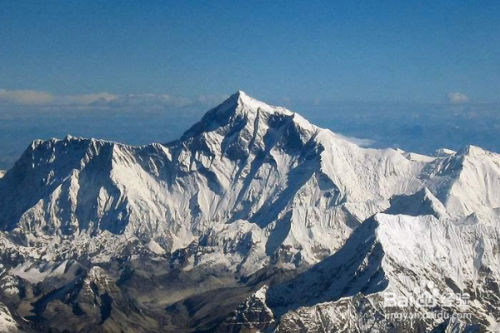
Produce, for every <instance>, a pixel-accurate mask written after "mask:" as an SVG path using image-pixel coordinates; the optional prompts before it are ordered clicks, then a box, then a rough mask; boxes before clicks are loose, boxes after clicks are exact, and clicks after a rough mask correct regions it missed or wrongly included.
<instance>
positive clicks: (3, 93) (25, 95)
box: [0, 89, 54, 105]
mask: <svg viewBox="0 0 500 333" xmlns="http://www.w3.org/2000/svg"><path fill="white" fill-rule="evenodd" d="M53 100H54V96H53V95H52V94H51V93H48V92H45V91H36V90H7V89H0V101H2V102H5V103H8V104H17V105H45V104H49V103H51V102H52V101H53Z"/></svg>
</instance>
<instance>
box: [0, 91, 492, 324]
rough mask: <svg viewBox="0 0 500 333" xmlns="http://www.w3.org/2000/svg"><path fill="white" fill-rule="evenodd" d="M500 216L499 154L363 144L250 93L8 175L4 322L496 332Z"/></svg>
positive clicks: (44, 144) (34, 147) (1, 299)
mask: <svg viewBox="0 0 500 333" xmlns="http://www.w3.org/2000/svg"><path fill="white" fill-rule="evenodd" d="M499 218H500V155H498V154H495V153H491V152H488V151H485V150H483V149H481V148H479V147H475V146H468V147H465V148H464V149H462V150H460V151H458V152H455V151H452V150H448V149H440V150H438V151H436V153H435V154H434V155H433V156H424V155H419V154H415V153H408V152H404V151H401V150H393V149H384V150H376V149H366V148H361V147H359V146H357V145H356V144H355V143H352V142H350V141H349V139H348V138H345V137H343V136H341V135H338V134H335V133H333V132H331V131H329V130H326V129H322V128H319V127H316V126H314V125H312V124H310V123H309V122H308V121H307V120H306V119H304V118H303V117H301V116H300V115H299V114H297V113H294V112H291V111H289V110H287V109H285V108H281V107H274V106H270V105H267V104H265V103H262V102H260V101H257V100H255V99H253V98H251V97H249V96H248V95H246V94H245V93H244V92H241V91H239V92H237V93H235V94H234V95H232V96H231V97H230V98H229V99H227V100H226V101H225V102H223V103H222V104H221V105H219V106H218V107H216V108H214V109H212V110H210V111H208V112H207V113H206V114H205V116H204V117H203V118H202V119H201V120H200V121H199V122H198V123H197V124H195V125H194V126H193V127H191V128H190V129H189V130H188V131H186V132H185V133H184V135H183V136H182V137H181V138H180V139H179V140H177V141H174V142H170V143H166V144H159V143H155V144H150V145H146V146H128V145H124V144H119V143H115V142H109V141H102V140H95V139H82V138H74V137H70V136H68V137H66V138H65V139H64V140H57V139H52V140H48V141H34V142H33V143H32V144H31V145H30V146H29V147H28V149H27V150H26V151H25V153H24V154H23V155H22V156H21V158H20V159H19V160H18V161H17V162H16V164H15V165H14V167H13V168H11V169H10V170H8V171H7V172H6V173H5V175H3V176H2V174H1V173H0V230H1V232H0V260H1V261H0V263H1V264H0V332H15V331H22V332H194V331H196V332H258V331H260V332H484V331H491V332H498V331H499V329H500V324H499V322H500V288H499V281H500V219H499ZM446 295H449V297H448V296H446ZM420 296H425V297H424V298H425V299H426V300H427V301H429V300H430V301H432V302H427V303H425V304H421V303H419V302H418V301H417V302H415V299H417V300H418V299H420ZM445 296H446V297H445ZM462 296H463V299H460V300H459V299H458V298H460V297H462ZM395 300H398V302H395ZM405 300H406V303H405ZM458 301H461V303H460V302H458Z"/></svg>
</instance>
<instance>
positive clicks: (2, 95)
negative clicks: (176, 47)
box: [0, 89, 227, 111]
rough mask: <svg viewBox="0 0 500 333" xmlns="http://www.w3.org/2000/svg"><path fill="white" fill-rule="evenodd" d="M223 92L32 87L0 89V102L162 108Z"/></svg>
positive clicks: (201, 102)
mask: <svg viewBox="0 0 500 333" xmlns="http://www.w3.org/2000/svg"><path fill="white" fill-rule="evenodd" d="M226 98H227V95H201V96H196V97H192V98H188V97H183V96H174V95H169V94H148V93H146V94H123V95H117V94H110V93H107V92H99V93H89V94H81V95H55V94H51V93H49V92H44V91H36V90H6V89H0V103H1V104H8V105H33V106H40V110H43V111H51V110H53V111H56V110H67V111H69V110H74V111H90V110H99V111H104V110H114V111H117V110H118V111H120V110H132V109H134V110H144V111H151V110H164V109H174V108H183V107H188V106H204V107H211V106H214V105H216V104H218V103H220V102H222V101H223V100H224V99H226Z"/></svg>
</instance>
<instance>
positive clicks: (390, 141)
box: [0, 0, 500, 168]
mask: <svg viewBox="0 0 500 333" xmlns="http://www.w3.org/2000/svg"><path fill="white" fill-rule="evenodd" d="M498 22H500V6H499V4H498V0H489V1H488V0H484V1H478V0H474V1H472V0H470V1H465V0H453V1H452V0H439V1H436V0H433V1H401V0H399V1H393V0H387V1H357V0H349V1H344V0H339V1H315V0H310V1H294V0H288V1H284V0H276V1H271V0H266V1H257V0H255V1H238V0H233V1H222V0H221V1H215V0H211V1H204V0H196V1H189V0H183V1H168V0H161V1H160V0H159V1H150V0H148V1H116V0H106V1H104V0H101V1H94V0H81V1H78V0H65V1H59V0H50V1H33V0H30V1H26V0H16V1H9V0H0V168H8V167H9V166H10V165H12V163H13V162H14V161H15V159H16V158H17V156H18V155H19V154H20V153H21V152H22V150H23V149H24V147H25V146H26V145H28V144H29V142H30V141H31V140H33V139H36V138H48V137H51V136H57V137H61V136H64V135H66V134H74V135H75V134H76V135H81V136H87V137H88V136H95V137H102V138H107V139H113V140H119V141H124V142H127V143H132V144H142V143H147V142H150V141H168V140H170V139H174V138H175V137H176V136H178V135H180V133H182V130H183V129H185V128H186V127H188V126H189V125H190V124H191V123H192V122H194V121H196V120H197V119H198V118H199V117H200V116H201V114H202V113H203V112H204V111H206V110H207V109H208V108H210V107H212V106H215V105H216V104H217V103H218V102H220V101H221V100H223V99H224V98H225V97H226V96H227V95H228V94H231V93H233V92H234V91H236V90H239V89H241V90H244V91H246V92H247V93H249V94H250V95H252V96H254V97H256V98H259V99H262V100H264V101H267V102H270V103H273V104H280V105H285V106H287V107H290V108H292V109H294V110H297V111H299V112H301V113H303V114H304V115H305V116H307V117H308V118H310V119H311V120H313V121H317V122H319V123H320V125H323V126H328V127H330V128H332V129H333V130H335V131H339V132H341V133H343V134H347V135H355V136H361V137H363V136H364V137H366V138H367V139H370V140H373V141H374V142H376V143H378V146H398V147H399V146H401V147H403V148H408V149H415V150H418V151H421V152H428V151H431V150H432V149H434V148H435V147H436V146H438V145H446V146H453V147H456V146H458V145H462V144H467V143H476V144H481V145H483V146H486V147H487V148H489V149H492V150H497V151H500V139H498V138H497V137H496V135H494V133H497V132H498V131H499V130H500V128H499V127H498V124H499V122H500V120H499V119H500V115H499V114H500V111H499V110H500V109H499V104H500V94H499V88H498V87H500V24H498ZM367 110H369V113H367V112H368V111H367ZM429 115H431V116H429ZM367 119H372V121H371V123H372V124H373V126H370V123H367ZM380 119H383V123H380V124H379V125H376V124H375V123H378V122H380ZM419 119H425V121H423V120H419ZM428 119H434V121H435V122H434V123H432V124H431V123H429V121H428ZM471 119H472V120H471ZM409 120H411V121H412V123H408V121H409ZM419 121H420V122H419ZM387 123H391V128H392V129H393V132H390V133H388V132H387V128H386V126H384V125H385V124H387ZM467 125H469V127H467ZM419 126H420V127H419ZM440 126H441V127H443V126H444V127H446V128H447V130H446V131H439V127H440ZM464 127H467V128H465V129H464ZM422 128H423V129H422ZM408 131H409V132H410V133H413V135H406V133H407V132H408ZM457 131H458V132H457ZM437 132H442V133H437ZM452 132H453V133H455V134H453V135H451V136H449V137H450V138H453V139H446V137H442V135H443V133H452ZM391 133H392V134H391ZM401 133H403V134H404V135H401ZM422 133H423V134H422ZM456 133H458V134H456ZM460 133H462V134H460ZM465 133H468V134H465ZM419 135H420V136H422V135H423V137H420V136H419ZM405 138H406V139H405Z"/></svg>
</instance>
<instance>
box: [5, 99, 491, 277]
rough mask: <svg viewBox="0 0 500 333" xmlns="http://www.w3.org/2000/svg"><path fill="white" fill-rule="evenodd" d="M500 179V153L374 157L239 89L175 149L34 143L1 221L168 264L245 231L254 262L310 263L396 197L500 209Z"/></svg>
mask: <svg viewBox="0 0 500 333" xmlns="http://www.w3.org/2000/svg"><path fill="white" fill-rule="evenodd" d="M21 174H22V175H26V177H21V179H20V177H19V175H21ZM499 175H500V157H499V156H498V155H497V154H494V153H490V152H487V151H484V150H482V149H480V148H478V147H473V146H470V147H467V148H466V149H464V150H462V151H460V152H458V153H456V154H453V155H449V156H448V157H446V158H438V159H436V158H431V157H421V156H420V155H415V154H408V153H405V154H402V153H400V152H398V151H395V150H392V149H385V150H376V149H365V148H361V147H359V146H357V145H355V144H353V143H351V142H349V141H347V140H345V139H344V138H343V137H342V136H340V135H337V134H335V133H332V132H331V131H329V130H326V129H321V128H318V127H316V126H314V125H312V124H310V123H309V122H308V121H307V120H305V119H304V118H303V117H301V116H300V115H298V114H297V113H294V112H292V111H289V110H287V109H285V108H281V107H274V106H270V105H267V104H265V103H263V102H260V101H257V100H255V99H253V98H251V97H249V96H248V95H246V94H245V93H244V92H238V93H236V94H235V95H233V96H231V97H230V98H229V99H228V100H227V101H225V102H224V103H223V104H221V105H220V106H218V107H217V108H214V109H212V110H210V111H209V112H208V113H207V114H206V115H205V116H204V117H203V119H202V120H201V121H200V122H199V123H197V124H195V125H194V126H193V127H192V128H191V129H190V130H188V131H187V132H186V133H185V134H184V135H183V137H182V138H181V139H180V140H179V141H176V142H173V143H168V144H151V145H146V146H140V147H135V146H127V145H123V144H119V143H114V142H108V141H102V140H95V139H82V138H74V137H70V136H68V137H67V138H65V139H64V140H57V139H52V140H49V141H41V140H38V141H35V142H33V143H32V145H31V146H30V147H29V148H28V149H27V151H26V152H25V153H24V155H23V156H22V157H21V160H20V161H19V163H17V164H16V166H15V167H14V168H13V169H12V170H10V171H9V173H8V176H7V177H4V178H3V179H2V181H1V182H0V194H1V195H0V225H1V226H2V229H3V230H6V231H9V232H10V233H12V234H22V235H23V238H24V239H25V240H26V241H25V245H28V246H29V245H30V244H34V243H37V244H46V246H47V247H49V248H51V244H54V241H53V240H54V239H57V242H56V243H58V242H59V241H61V240H68V242H69V243H71V244H75V243H78V242H80V241H79V240H80V239H81V240H86V241H85V243H86V244H87V245H86V246H87V247H90V248H92V247H93V245H91V244H88V241H89V242H90V243H92V242H94V243H95V242H96V240H98V239H101V240H105V242H106V243H108V242H111V243H113V244H115V245H116V244H117V243H123V242H130V241H131V240H134V241H137V240H138V241H139V242H141V244H144V247H145V248H149V249H150V250H151V251H152V252H154V253H156V254H162V253H163V252H167V253H169V252H173V251H175V250H177V249H182V248H186V247H187V246H189V245H190V244H192V243H193V242H194V243H196V242H199V241H200V239H208V240H209V241H210V242H211V243H213V244H220V243H221V242H222V243H225V241H224V239H220V238H221V237H227V238H231V239H235V238H238V237H236V235H234V234H231V235H229V236H222V235H224V232H223V230H224V229H225V228H226V226H227V225H228V224H229V225H231V224H234V223H235V222H236V221H239V222H238V223H239V225H240V226H243V229H238V230H237V231H236V232H237V233H239V232H241V230H246V234H245V235H242V236H241V237H240V238H239V239H240V242H251V243H252V244H254V245H255V246H253V247H252V251H250V256H254V255H255V256H256V258H257V257H258V258H262V257H265V258H268V257H269V256H270V255H271V254H272V253H275V252H277V253H279V252H280V251H281V249H283V248H286V249H287V251H288V252H290V253H289V255H287V257H288V258H289V259H290V260H292V261H293V260H295V259H294V258H298V257H297V255H298V254H299V253H300V261H302V262H307V263H314V262H318V261H319V260H321V259H322V258H323V257H324V255H327V254H331V253H334V252H335V251H336V250H337V249H338V248H339V247H340V246H341V245H342V244H343V243H344V241H345V239H346V238H347V237H348V236H349V235H350V234H351V232H352V230H353V229H355V228H356V227H357V225H359V224H360V223H361V222H362V221H364V220H365V219H366V218H368V217H369V216H371V215H373V214H375V213H377V212H382V211H384V210H386V209H387V208H388V207H389V200H390V199H391V198H392V197H393V196H396V195H411V194H413V193H416V192H418V191H419V190H421V189H423V188H424V187H427V188H428V189H429V191H430V192H431V194H432V195H433V196H434V197H435V198H437V199H436V201H437V202H441V203H442V206H443V207H444V208H443V207H440V210H441V212H440V213H441V214H443V215H445V214H450V216H452V217H453V218H455V219H459V218H462V217H465V216H467V215H470V214H472V213H473V212H477V211H481V210H483V209H491V208H496V207H500V195H498V188H500V177H499ZM443 210H446V212H443ZM254 238H255V239H260V241H259V242H255V241H252V240H253V239H254ZM75 239H76V241H75ZM213 244H210V246H212V245H213ZM115 245H113V246H111V247H112V249H111V250H112V251H113V250H114V249H113V248H114V247H115ZM234 247H236V245H235V246H234ZM226 248H227V247H226ZM81 250H82V249H81V248H80V249H75V248H74V249H73V250H72V251H81ZM218 251H219V252H220V253H224V252H228V251H227V249H224V248H220V247H219V248H218ZM231 251H232V250H230V251H229V252H231ZM101 255H103V254H102V253H101ZM266 260H267V259H266ZM266 260H265V261H266ZM265 261H264V262H262V261H261V262H262V263H263V264H265ZM259 266H260V265H259ZM258 268H259V267H254V269H258Z"/></svg>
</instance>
